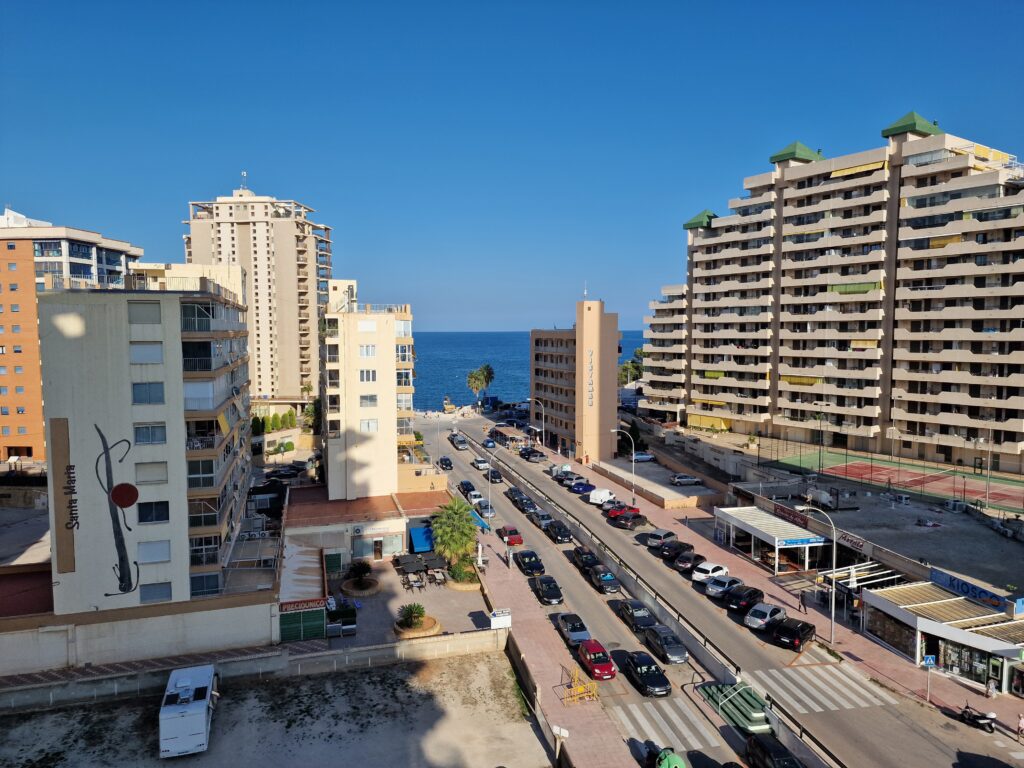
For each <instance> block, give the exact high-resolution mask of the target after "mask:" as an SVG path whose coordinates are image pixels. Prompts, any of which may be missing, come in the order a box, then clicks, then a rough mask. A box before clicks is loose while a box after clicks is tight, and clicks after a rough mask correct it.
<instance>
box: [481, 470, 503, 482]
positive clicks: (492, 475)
mask: <svg viewBox="0 0 1024 768" xmlns="http://www.w3.org/2000/svg"><path fill="white" fill-rule="evenodd" d="M484 477H486V478H487V482H489V483H500V482H501V481H502V480H503V478H502V476H501V472H499V471H498V470H496V469H488V470H487V471H486V472H484Z"/></svg>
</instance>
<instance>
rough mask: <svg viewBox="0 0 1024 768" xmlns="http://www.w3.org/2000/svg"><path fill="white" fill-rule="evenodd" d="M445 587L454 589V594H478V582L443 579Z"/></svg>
mask: <svg viewBox="0 0 1024 768" xmlns="http://www.w3.org/2000/svg"><path fill="white" fill-rule="evenodd" d="M444 584H445V586H446V587H448V589H454V590H455V591H456V592H479V591H480V582H479V581H473V582H469V581H465V582H463V581H455V580H454V579H450V578H449V579H445V582H444Z"/></svg>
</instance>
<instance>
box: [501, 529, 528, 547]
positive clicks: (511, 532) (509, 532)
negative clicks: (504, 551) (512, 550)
mask: <svg viewBox="0 0 1024 768" xmlns="http://www.w3.org/2000/svg"><path fill="white" fill-rule="evenodd" d="M497 534H498V538H499V539H501V540H502V541H504V542H505V543H506V544H508V545H509V546H510V547H519V546H522V544H523V537H522V535H521V534H520V533H519V531H518V530H516V528H515V527H513V526H511V525H506V526H504V527H502V528H499V529H498V530H497Z"/></svg>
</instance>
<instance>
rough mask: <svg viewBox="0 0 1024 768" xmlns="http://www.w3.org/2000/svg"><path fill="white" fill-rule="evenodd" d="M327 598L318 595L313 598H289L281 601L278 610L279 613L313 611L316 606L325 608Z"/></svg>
mask: <svg viewBox="0 0 1024 768" xmlns="http://www.w3.org/2000/svg"><path fill="white" fill-rule="evenodd" d="M326 607H327V598H326V597H318V598H316V599H315V600H290V601H289V602H287V603H281V605H280V606H279V608H278V610H279V611H280V612H281V613H294V612H295V611H315V610H316V609H317V608H326Z"/></svg>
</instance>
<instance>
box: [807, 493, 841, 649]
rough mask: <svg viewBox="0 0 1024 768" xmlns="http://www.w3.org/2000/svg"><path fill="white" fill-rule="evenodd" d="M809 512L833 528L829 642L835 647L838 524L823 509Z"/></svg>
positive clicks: (810, 509)
mask: <svg viewBox="0 0 1024 768" xmlns="http://www.w3.org/2000/svg"><path fill="white" fill-rule="evenodd" d="M807 511H808V512H818V513H820V514H822V515H824V516H825V519H826V520H828V524H829V525H831V526H832V589H831V590H829V592H830V599H829V602H830V603H831V607H830V609H829V612H830V619H829V628H828V642H829V645H835V642H836V550H837V549H838V548H839V542H838V541H837V540H836V539H837V537H836V524H835V523H834V522H832V516H831V515H830V514H828V513H827V512H825V511H824V510H822V509H818V508H817V507H808V508H807Z"/></svg>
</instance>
